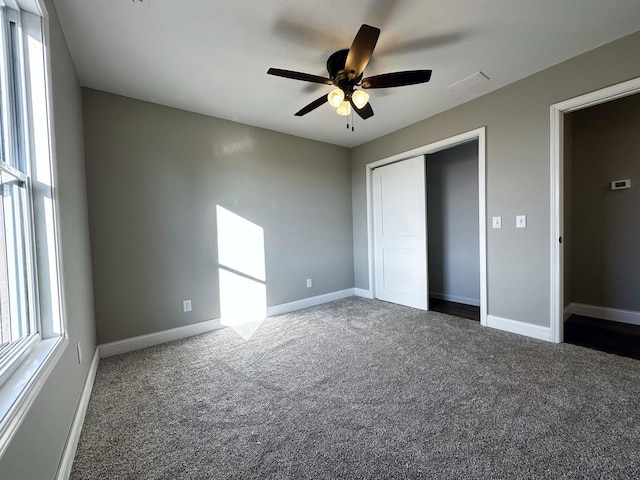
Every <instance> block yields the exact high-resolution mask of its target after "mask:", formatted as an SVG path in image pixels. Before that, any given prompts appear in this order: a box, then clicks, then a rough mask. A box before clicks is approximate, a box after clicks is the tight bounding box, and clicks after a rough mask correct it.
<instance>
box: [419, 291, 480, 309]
mask: <svg viewBox="0 0 640 480" xmlns="http://www.w3.org/2000/svg"><path fill="white" fill-rule="evenodd" d="M429 297H432V298H437V299H438V300H446V301H447V302H456V303H464V304H465V305H473V306H474V307H479V306H480V299H478V298H466V297H458V296H457V295H449V294H448V293H438V292H429Z"/></svg>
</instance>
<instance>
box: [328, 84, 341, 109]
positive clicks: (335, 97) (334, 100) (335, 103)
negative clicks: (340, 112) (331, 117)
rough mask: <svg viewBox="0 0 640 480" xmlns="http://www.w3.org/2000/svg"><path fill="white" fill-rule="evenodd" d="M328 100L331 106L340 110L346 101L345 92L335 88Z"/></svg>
mask: <svg viewBox="0 0 640 480" xmlns="http://www.w3.org/2000/svg"><path fill="white" fill-rule="evenodd" d="M327 99H328V100H329V105H331V106H332V107H336V108H338V107H339V106H340V104H341V103H342V101H343V100H344V92H343V91H342V90H340V89H339V88H335V89H333V90H331V91H330V92H329V95H327Z"/></svg>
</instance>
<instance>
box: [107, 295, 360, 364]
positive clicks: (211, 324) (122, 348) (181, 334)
mask: <svg viewBox="0 0 640 480" xmlns="http://www.w3.org/2000/svg"><path fill="white" fill-rule="evenodd" d="M353 295H354V289H353V288H348V289H346V290H340V291H338V292H331V293H326V294H324V295H318V296H316V297H309V298H303V299H302V300H296V301H295V302H289V303H283V304H280V305H274V306H272V307H267V316H268V317H272V316H274V315H282V314H283V313H289V312H293V311H295V310H300V309H302V308H307V307H313V306H315V305H320V304H322V303H327V302H333V301H334V300H340V299H341V298H347V297H353ZM221 328H226V326H225V325H222V323H221V322H220V319H219V318H216V319H213V320H206V321H204V322H199V323H194V324H192V325H185V326H183V327H176V328H170V329H168V330H162V331H159V332H154V333H148V334H146V335H139V336H137V337H131V338H125V339H124V340H117V341H115V342H110V343H103V344H101V345H98V349H99V350H100V358H106V357H111V356H113V355H120V354H122V353H127V352H133V351H135V350H140V349H142V348H147V347H152V346H154V345H160V344H161V343H167V342H173V341H175V340H181V339H183V338H187V337H193V336H194V335H200V334H202V333H207V332H212V331H214V330H219V329H221Z"/></svg>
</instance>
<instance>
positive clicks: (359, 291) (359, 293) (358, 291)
mask: <svg viewBox="0 0 640 480" xmlns="http://www.w3.org/2000/svg"><path fill="white" fill-rule="evenodd" d="M353 294H354V295H355V296H356V297H362V298H368V299H370V300H373V293H372V292H371V290H365V289H364V288H354V289H353Z"/></svg>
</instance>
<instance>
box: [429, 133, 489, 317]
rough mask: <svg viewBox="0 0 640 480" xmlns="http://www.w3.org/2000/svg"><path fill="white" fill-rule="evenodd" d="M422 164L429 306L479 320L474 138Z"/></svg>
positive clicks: (476, 187) (432, 308)
mask: <svg viewBox="0 0 640 480" xmlns="http://www.w3.org/2000/svg"><path fill="white" fill-rule="evenodd" d="M426 161H427V168H426V177H427V224H428V226H427V229H428V231H429V237H428V255H429V258H428V265H429V282H428V285H429V308H430V309H431V310H435V311H438V312H442V313H447V314H449V315H454V316H457V317H462V318H468V319H470V320H476V321H479V320H480V257H479V251H480V248H479V245H478V236H479V235H478V232H479V219H478V209H479V207H478V140H477V139H476V140H472V141H470V142H467V143H463V144H460V145H456V146H453V147H450V148H447V149H444V150H440V151H439V152H436V153H432V154H429V155H426Z"/></svg>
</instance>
